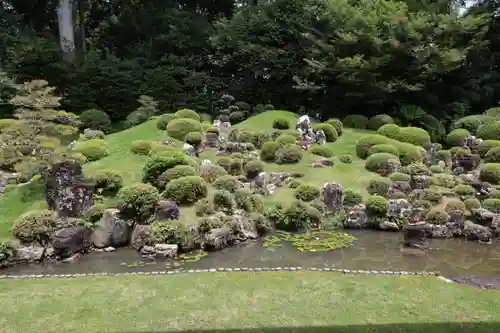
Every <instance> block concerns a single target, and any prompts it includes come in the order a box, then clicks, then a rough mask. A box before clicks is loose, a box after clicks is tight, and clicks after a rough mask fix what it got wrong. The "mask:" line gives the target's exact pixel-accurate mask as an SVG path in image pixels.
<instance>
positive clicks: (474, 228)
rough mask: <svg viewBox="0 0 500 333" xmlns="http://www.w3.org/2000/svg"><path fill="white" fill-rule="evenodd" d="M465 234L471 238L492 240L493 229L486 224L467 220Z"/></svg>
mask: <svg viewBox="0 0 500 333" xmlns="http://www.w3.org/2000/svg"><path fill="white" fill-rule="evenodd" d="M464 236H465V237H467V239H469V240H478V241H481V242H490V241H491V237H492V233H491V230H490V229H489V228H487V227H485V226H482V225H479V224H475V223H473V222H472V221H465V225H464Z"/></svg>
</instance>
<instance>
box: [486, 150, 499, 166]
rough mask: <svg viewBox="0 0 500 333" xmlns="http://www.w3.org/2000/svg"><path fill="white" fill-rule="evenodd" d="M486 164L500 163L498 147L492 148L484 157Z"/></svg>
mask: <svg viewBox="0 0 500 333" xmlns="http://www.w3.org/2000/svg"><path fill="white" fill-rule="evenodd" d="M484 162H486V163H500V147H493V148H491V149H490V150H488V152H487V153H486V155H485V156H484Z"/></svg>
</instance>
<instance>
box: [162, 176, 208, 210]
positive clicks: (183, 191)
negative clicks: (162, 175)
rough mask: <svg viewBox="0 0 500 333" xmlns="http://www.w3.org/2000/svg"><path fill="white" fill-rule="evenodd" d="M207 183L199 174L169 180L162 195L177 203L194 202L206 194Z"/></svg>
mask: <svg viewBox="0 0 500 333" xmlns="http://www.w3.org/2000/svg"><path fill="white" fill-rule="evenodd" d="M207 192H208V189H207V183H206V182H205V180H203V178H201V177H199V176H185V177H180V178H177V179H174V180H172V181H170V182H169V183H168V184H167V186H166V188H165V192H163V193H162V197H164V198H166V199H171V200H173V201H175V202H177V203H178V204H179V205H189V204H194V203H195V202H196V201H198V200H200V199H202V198H204V197H206V196H207Z"/></svg>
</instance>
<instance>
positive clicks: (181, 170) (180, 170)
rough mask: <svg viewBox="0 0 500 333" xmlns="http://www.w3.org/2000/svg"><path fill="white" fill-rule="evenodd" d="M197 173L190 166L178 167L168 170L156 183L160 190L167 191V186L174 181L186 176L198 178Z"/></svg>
mask: <svg viewBox="0 0 500 333" xmlns="http://www.w3.org/2000/svg"><path fill="white" fill-rule="evenodd" d="M196 175H197V172H196V170H195V168H193V167H192V166H190V165H176V166H174V167H173V168H170V169H167V170H166V171H165V172H163V173H162V174H161V175H160V177H158V181H157V182H155V183H156V185H157V187H158V188H159V189H160V190H163V189H165V187H166V186H167V184H168V183H169V182H171V181H172V180H174V179H178V178H181V177H186V176H196Z"/></svg>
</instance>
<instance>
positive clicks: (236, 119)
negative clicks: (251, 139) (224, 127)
mask: <svg viewBox="0 0 500 333" xmlns="http://www.w3.org/2000/svg"><path fill="white" fill-rule="evenodd" d="M243 120H245V114H244V113H243V112H241V111H234V112H231V113H230V114H229V122H231V124H237V123H241V122H242V121H243Z"/></svg>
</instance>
